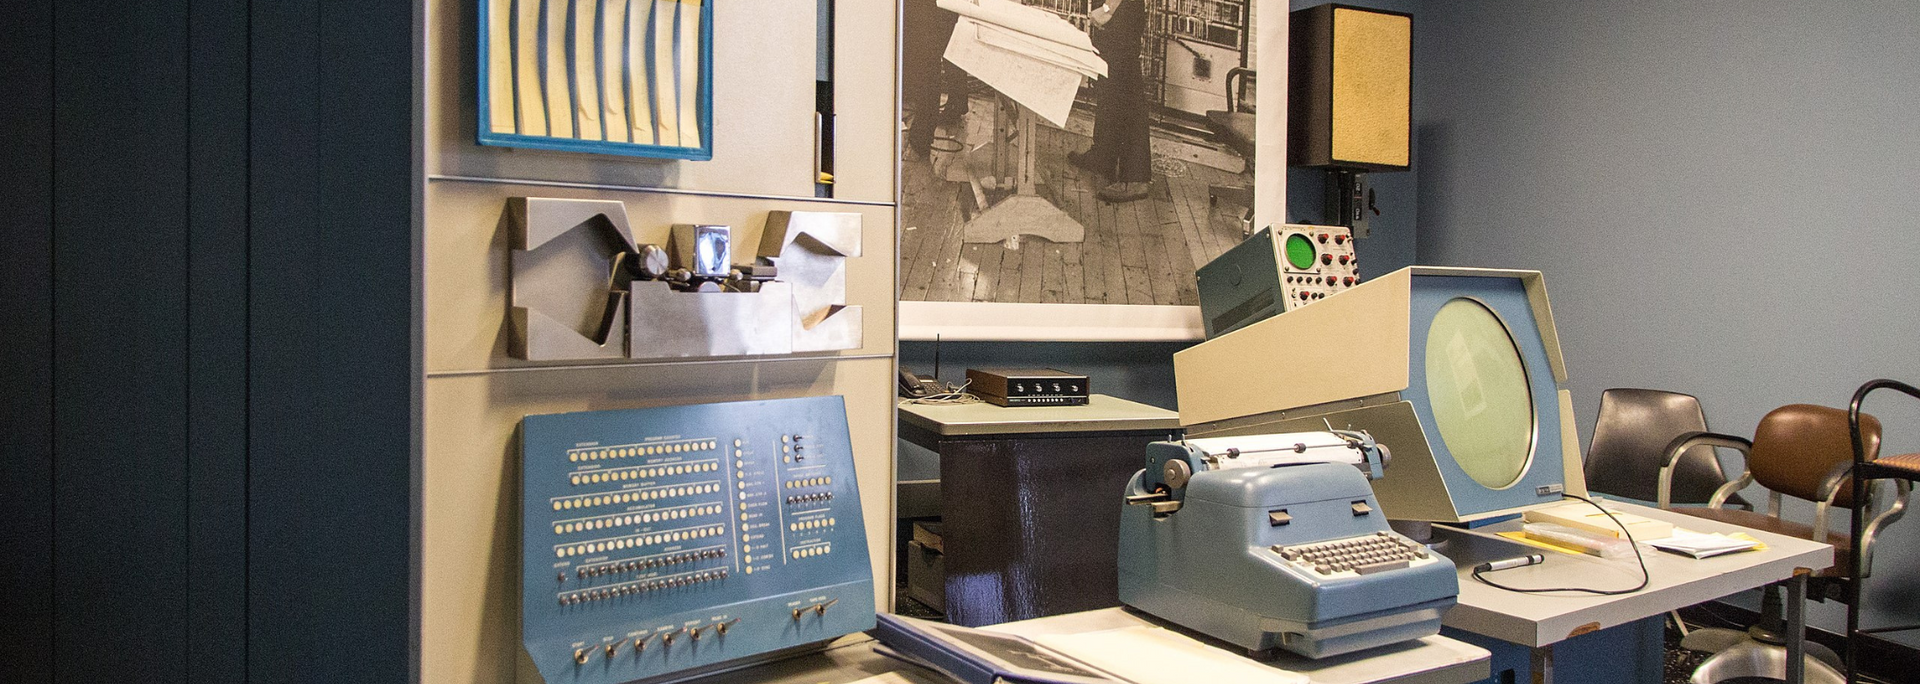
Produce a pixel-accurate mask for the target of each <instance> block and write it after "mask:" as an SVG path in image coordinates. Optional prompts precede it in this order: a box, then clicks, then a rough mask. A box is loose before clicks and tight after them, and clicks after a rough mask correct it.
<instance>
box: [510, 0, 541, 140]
mask: <svg viewBox="0 0 1920 684" xmlns="http://www.w3.org/2000/svg"><path fill="white" fill-rule="evenodd" d="M514 9H515V12H514V25H513V46H514V48H513V52H514V61H515V62H516V64H514V82H513V91H514V95H515V96H516V97H518V98H519V102H520V121H519V132H520V133H522V134H524V135H546V134H547V93H546V90H545V89H543V88H541V86H540V82H541V80H542V79H543V78H544V75H543V74H541V73H540V1H539V0H515V2H514Z"/></svg>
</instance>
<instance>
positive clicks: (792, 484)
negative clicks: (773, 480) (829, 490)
mask: <svg viewBox="0 0 1920 684" xmlns="http://www.w3.org/2000/svg"><path fill="white" fill-rule="evenodd" d="M830 484H833V478H831V477H809V478H807V479H804V480H789V481H788V482H787V489H799V488H801V487H824V486H826V485H830Z"/></svg>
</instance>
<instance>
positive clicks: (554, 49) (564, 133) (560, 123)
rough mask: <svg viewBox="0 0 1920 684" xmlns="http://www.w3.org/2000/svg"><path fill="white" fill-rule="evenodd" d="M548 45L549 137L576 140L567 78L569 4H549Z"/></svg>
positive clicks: (571, 93)
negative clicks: (572, 138)
mask: <svg viewBox="0 0 1920 684" xmlns="http://www.w3.org/2000/svg"><path fill="white" fill-rule="evenodd" d="M546 20H547V24H546V27H545V28H546V31H545V32H543V33H541V34H540V36H541V40H544V41H546V50H545V55H546V60H547V69H546V86H547V135H551V136H554V137H556V138H571V137H573V87H572V78H570V76H569V74H567V3H565V2H560V1H559V0H553V1H551V2H548V3H547V16H546Z"/></svg>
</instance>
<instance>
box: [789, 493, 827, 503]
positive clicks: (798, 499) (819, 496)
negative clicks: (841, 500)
mask: <svg viewBox="0 0 1920 684" xmlns="http://www.w3.org/2000/svg"><path fill="white" fill-rule="evenodd" d="M832 500H833V492H815V493H812V494H801V495H799V496H789V497H787V503H789V504H802V503H814V502H816V501H832Z"/></svg>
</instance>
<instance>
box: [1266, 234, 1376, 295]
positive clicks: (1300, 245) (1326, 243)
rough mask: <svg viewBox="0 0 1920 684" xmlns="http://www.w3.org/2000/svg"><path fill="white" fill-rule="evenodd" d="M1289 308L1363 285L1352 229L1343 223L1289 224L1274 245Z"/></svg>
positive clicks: (1281, 290) (1282, 292)
mask: <svg viewBox="0 0 1920 684" xmlns="http://www.w3.org/2000/svg"><path fill="white" fill-rule="evenodd" d="M1274 249H1275V250H1276V251H1278V252H1279V257H1280V292H1281V294H1282V295H1283V297H1282V298H1283V299H1284V300H1285V301H1286V310H1287V311H1292V310H1294V309H1298V308H1300V307H1302V306H1306V305H1308V304H1312V303H1314V302H1317V301H1320V300H1322V299H1326V298H1327V297H1330V296H1333V295H1335V294H1339V293H1341V292H1344V291H1346V290H1347V289H1349V288H1351V287H1353V286H1355V285H1358V284H1360V259H1359V257H1357V256H1355V255H1354V253H1353V232H1352V231H1351V230H1349V229H1347V228H1345V227H1343V226H1310V225H1295V224H1288V225H1287V226H1286V229H1285V230H1284V231H1282V233H1281V236H1280V238H1279V240H1278V241H1277V242H1276V244H1275V245H1274Z"/></svg>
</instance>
